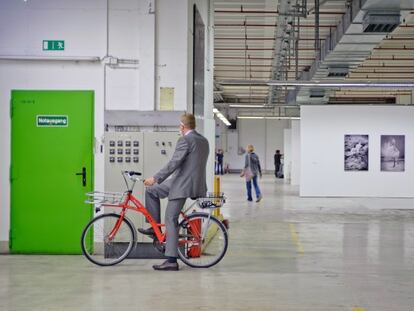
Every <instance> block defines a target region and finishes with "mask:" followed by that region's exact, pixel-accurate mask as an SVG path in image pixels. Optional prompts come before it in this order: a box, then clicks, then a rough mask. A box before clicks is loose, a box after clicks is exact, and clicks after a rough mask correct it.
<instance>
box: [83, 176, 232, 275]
mask: <svg viewBox="0 0 414 311" xmlns="http://www.w3.org/2000/svg"><path fill="white" fill-rule="evenodd" d="M122 175H123V177H124V180H125V183H126V185H127V189H128V190H127V191H125V192H124V193H118V192H90V193H87V196H88V200H87V201H86V203H90V204H94V205H95V209H96V211H97V212H100V210H101V207H102V206H103V207H106V208H107V207H109V208H112V209H119V213H116V212H113V213H104V214H101V215H98V216H96V217H95V218H93V219H92V220H91V221H90V222H89V223H88V224H87V225H86V227H85V229H84V230H83V232H82V237H81V246H82V252H83V254H84V255H85V257H86V258H87V259H88V260H89V261H91V262H92V263H94V264H96V265H99V266H112V265H115V264H118V263H120V262H121V261H122V260H124V259H125V258H127V257H128V255H129V254H130V253H131V251H132V250H133V249H134V247H136V246H137V243H136V240H137V231H136V228H135V226H134V225H133V223H132V221H131V220H130V219H128V217H127V215H126V214H127V212H128V211H131V212H138V213H141V214H143V215H144V217H145V218H146V219H147V220H148V222H149V223H150V224H151V226H152V228H153V229H154V232H155V236H154V239H153V245H154V247H155V248H156V249H158V250H159V251H160V252H161V253H163V252H164V246H165V240H166V234H167V233H163V232H162V228H163V227H164V226H165V225H164V224H159V223H156V222H155V220H154V219H153V217H152V216H151V214H150V213H149V212H148V210H147V209H146V208H145V206H144V205H143V204H142V203H141V202H140V201H139V200H138V199H137V198H136V197H135V196H134V195H133V194H132V191H133V189H134V186H135V183H136V182H137V181H142V180H141V179H140V178H139V177H138V176H141V173H138V172H133V171H124V172H122ZM127 179H129V180H130V182H128V180H127ZM224 202H225V200H224V196H223V195H222V194H221V195H220V196H213V195H207V196H206V197H204V198H198V199H196V200H195V201H194V202H193V203H192V204H191V205H190V206H189V207H187V208H186V209H185V210H183V211H182V212H181V214H180V220H179V241H178V256H179V258H180V259H181V260H182V261H183V262H184V263H185V264H187V265H189V266H191V267H194V268H208V267H211V266H213V265H215V264H217V263H218V262H219V261H220V260H221V259H222V258H223V257H224V255H225V254H226V251H227V246H228V234H227V228H226V226H225V225H224V224H223V223H222V222H221V221H220V220H219V219H218V218H216V217H214V216H213V215H212V211H213V210H214V209H215V208H217V207H220V206H222V205H223V204H224ZM196 204H197V206H198V207H200V208H202V209H205V210H206V209H207V210H208V211H209V212H207V213H206V212H194V207H195V205H196ZM190 210H193V212H191V213H189V211H190Z"/></svg>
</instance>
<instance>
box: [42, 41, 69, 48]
mask: <svg viewBox="0 0 414 311" xmlns="http://www.w3.org/2000/svg"><path fill="white" fill-rule="evenodd" d="M64 50H65V41H64V40H43V51H64Z"/></svg>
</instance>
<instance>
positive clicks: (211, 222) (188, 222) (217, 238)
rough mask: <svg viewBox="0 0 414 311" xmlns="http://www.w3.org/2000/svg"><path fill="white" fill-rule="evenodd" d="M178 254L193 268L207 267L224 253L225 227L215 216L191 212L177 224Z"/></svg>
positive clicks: (225, 246)
mask: <svg viewBox="0 0 414 311" xmlns="http://www.w3.org/2000/svg"><path fill="white" fill-rule="evenodd" d="M178 243H179V244H178V245H179V246H178V256H179V257H180V259H181V260H182V261H183V262H184V263H185V264H187V265H189V266H190V267H193V268H208V267H211V266H214V265H215V264H217V263H218V262H219V261H220V260H221V259H222V258H223V257H224V255H225V254H226V251H227V246H228V235H227V230H226V227H225V226H224V225H223V223H222V222H221V221H220V220H218V219H217V218H216V217H214V216H211V215H209V214H206V213H193V214H190V215H189V216H188V217H187V218H186V219H183V220H182V221H181V222H180V224H179V241H178Z"/></svg>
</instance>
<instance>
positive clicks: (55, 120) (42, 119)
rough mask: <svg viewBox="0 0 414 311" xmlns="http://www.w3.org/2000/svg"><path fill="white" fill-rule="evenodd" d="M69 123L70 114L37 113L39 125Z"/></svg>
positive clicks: (56, 125) (62, 124)
mask: <svg viewBox="0 0 414 311" xmlns="http://www.w3.org/2000/svg"><path fill="white" fill-rule="evenodd" d="M68 123H69V117H68V116H54V115H37V116H36V124H37V127H67V126H68Z"/></svg>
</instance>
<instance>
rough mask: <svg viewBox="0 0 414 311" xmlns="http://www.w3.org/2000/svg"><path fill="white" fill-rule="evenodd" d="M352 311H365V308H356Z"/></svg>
mask: <svg viewBox="0 0 414 311" xmlns="http://www.w3.org/2000/svg"><path fill="white" fill-rule="evenodd" d="M352 311H365V310H364V308H361V307H354V308H353V309H352Z"/></svg>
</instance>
